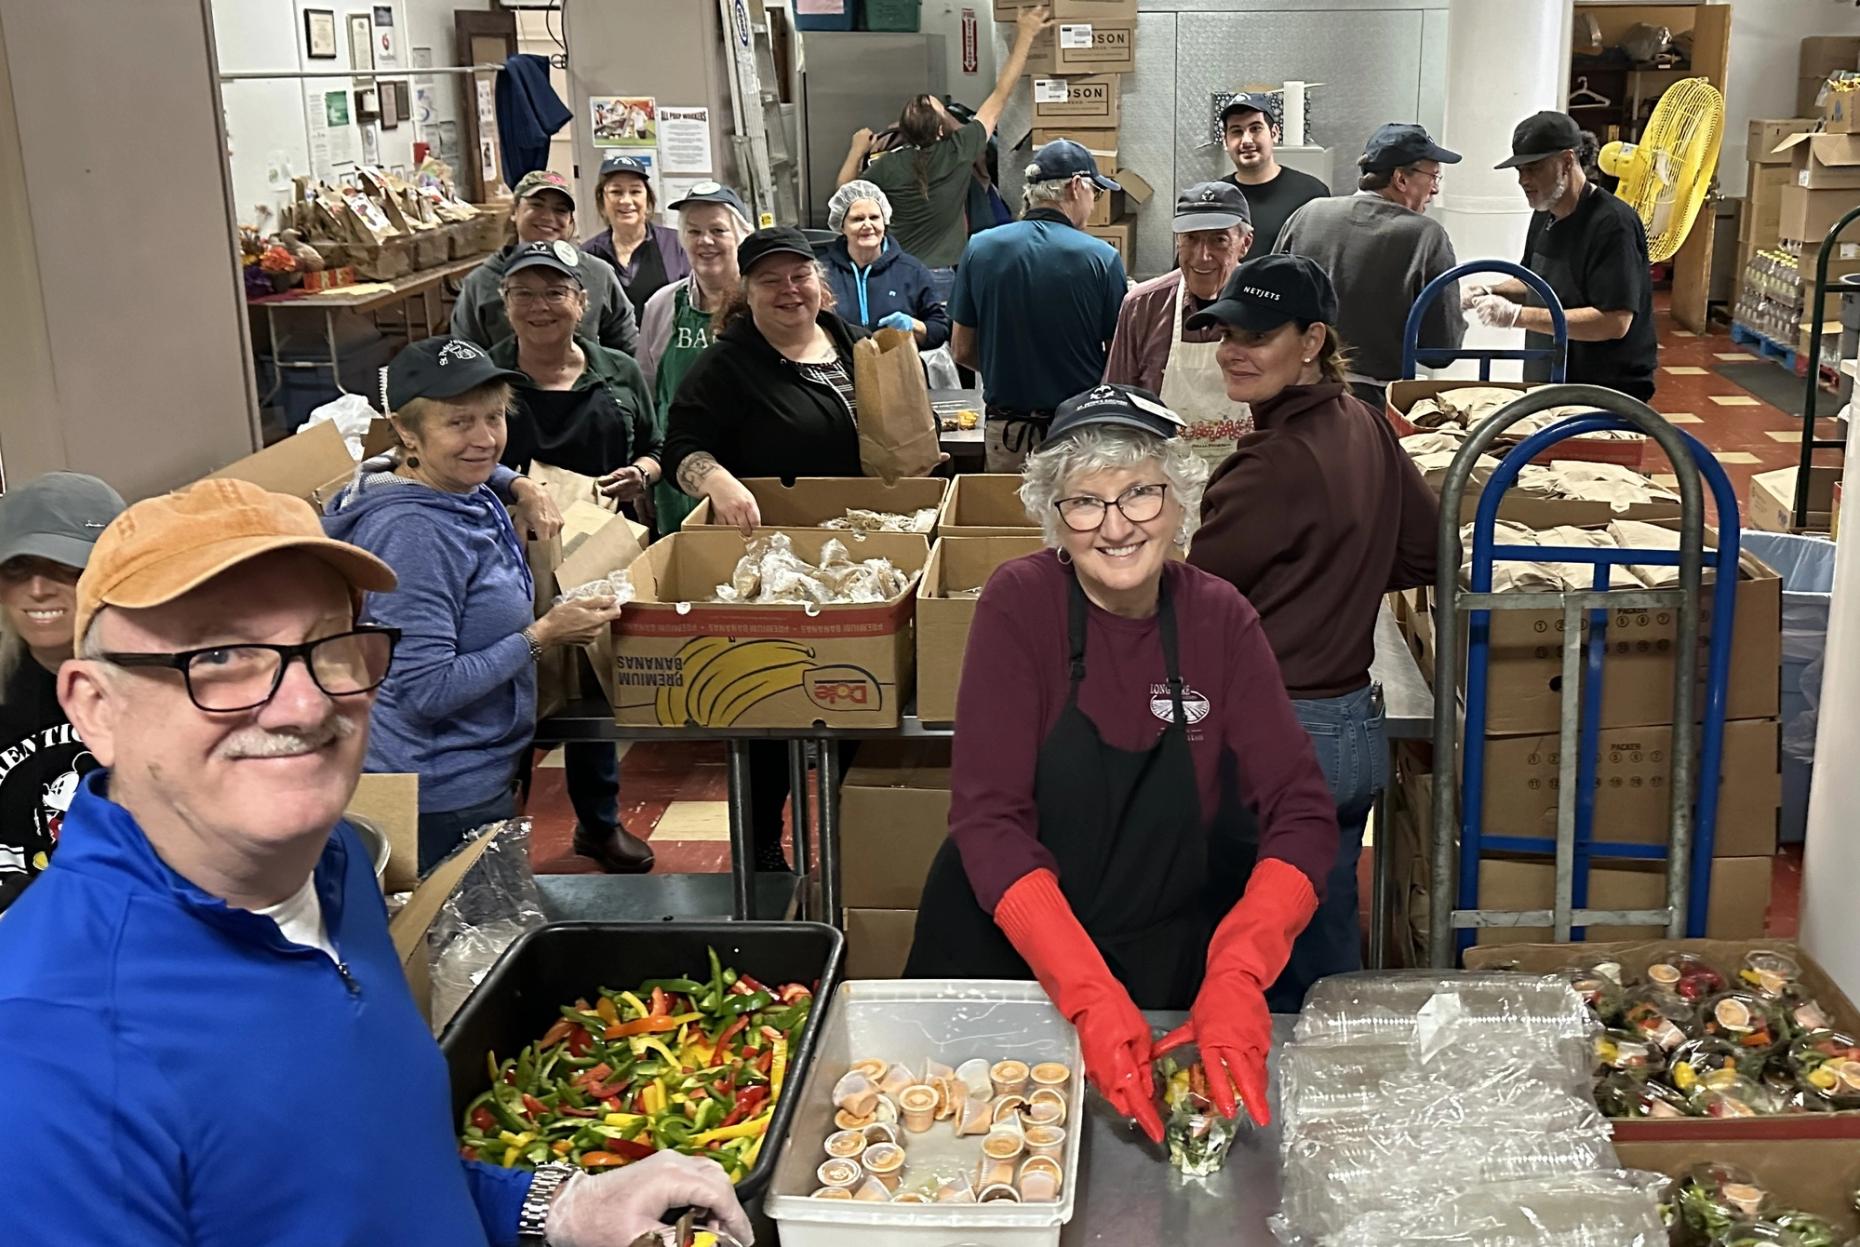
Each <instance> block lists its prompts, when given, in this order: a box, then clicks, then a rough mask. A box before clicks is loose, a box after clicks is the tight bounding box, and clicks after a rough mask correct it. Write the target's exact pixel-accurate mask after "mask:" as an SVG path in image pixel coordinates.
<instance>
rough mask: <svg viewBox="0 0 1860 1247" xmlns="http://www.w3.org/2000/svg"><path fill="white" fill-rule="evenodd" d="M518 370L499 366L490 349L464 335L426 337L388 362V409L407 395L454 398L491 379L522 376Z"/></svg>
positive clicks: (396, 407) (404, 400)
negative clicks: (469, 340) (463, 336)
mask: <svg viewBox="0 0 1860 1247" xmlns="http://www.w3.org/2000/svg"><path fill="white" fill-rule="evenodd" d="M524 379H525V378H524V376H523V374H522V373H520V372H511V371H510V370H509V369H506V368H499V367H498V366H497V365H496V364H494V363H492V362H491V355H490V352H488V351H486V350H485V349H484V348H483V347H481V346H479V345H478V344H477V343H476V342H468V341H466V340H465V339H464V338H427V339H425V340H424V341H420V342H415V343H414V344H413V345H412V346H409V347H408V348H406V349H405V350H403V351H402V352H401V353H400V354H398V355H396V356H395V357H394V358H393V360H392V361H391V362H390V363H389V364H388V366H387V401H388V410H389V411H390V412H393V411H398V410H400V408H401V407H403V406H405V405H406V403H407V401H408V400H409V399H415V398H457V397H458V396H459V395H461V394H463V393H465V392H466V391H467V390H475V389H477V388H478V387H479V386H481V385H485V384H488V383H489V382H492V381H509V382H511V383H512V384H515V383H516V382H519V381H522V380H524Z"/></svg>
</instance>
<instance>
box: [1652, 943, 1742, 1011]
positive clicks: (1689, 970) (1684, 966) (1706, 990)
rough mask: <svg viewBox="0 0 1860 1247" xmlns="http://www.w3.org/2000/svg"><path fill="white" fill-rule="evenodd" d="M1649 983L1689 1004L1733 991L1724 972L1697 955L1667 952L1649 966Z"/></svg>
mask: <svg viewBox="0 0 1860 1247" xmlns="http://www.w3.org/2000/svg"><path fill="white" fill-rule="evenodd" d="M1647 982H1648V983H1650V984H1652V985H1653V986H1655V987H1658V988H1660V989H1661V990H1662V991H1669V992H1671V993H1673V995H1675V996H1677V997H1679V998H1680V999H1681V1000H1684V1001H1686V1002H1687V1003H1688V1004H1697V1003H1698V1002H1699V1001H1701V1000H1703V999H1705V998H1706V997H1707V996H1716V995H1717V994H1718V993H1719V992H1721V991H1724V990H1726V989H1727V988H1729V987H1730V983H1729V982H1727V981H1726V980H1725V977H1724V971H1722V970H1720V969H1718V967H1717V966H1714V965H1712V964H1711V962H1709V961H1707V960H1705V959H1704V958H1703V957H1700V956H1698V955H1696V954H1694V953H1688V952H1682V951H1680V950H1679V949H1666V950H1663V951H1662V952H1660V953H1658V954H1656V955H1655V957H1654V958H1653V960H1652V961H1650V962H1649V963H1648V964H1647Z"/></svg>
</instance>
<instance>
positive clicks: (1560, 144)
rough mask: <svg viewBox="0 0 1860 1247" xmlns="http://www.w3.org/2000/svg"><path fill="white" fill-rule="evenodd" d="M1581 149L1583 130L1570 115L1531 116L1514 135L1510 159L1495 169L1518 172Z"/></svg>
mask: <svg viewBox="0 0 1860 1247" xmlns="http://www.w3.org/2000/svg"><path fill="white" fill-rule="evenodd" d="M1581 146H1582V127H1581V126H1579V125H1577V124H1576V119H1575V118H1574V117H1572V116H1570V115H1569V114H1568V113H1553V112H1542V113H1532V114H1531V115H1530V116H1528V117H1526V118H1525V119H1524V120H1523V121H1520V122H1519V123H1518V128H1517V129H1515V130H1513V131H1512V132H1511V158H1510V159H1509V160H1501V161H1499V162H1498V163H1497V164H1496V165H1493V166H1492V167H1493V168H1495V169H1515V168H1517V167H1518V166H1519V165H1529V164H1536V163H1537V162H1538V161H1539V160H1547V159H1549V158H1550V157H1551V156H1555V155H1557V154H1558V153H1561V152H1573V151H1575V150H1576V149H1577V148H1579V147H1581Z"/></svg>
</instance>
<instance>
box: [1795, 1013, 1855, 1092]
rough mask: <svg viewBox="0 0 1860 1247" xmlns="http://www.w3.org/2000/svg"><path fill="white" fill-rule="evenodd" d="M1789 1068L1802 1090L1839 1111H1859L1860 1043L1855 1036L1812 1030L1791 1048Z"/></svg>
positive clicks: (1842, 1032)
mask: <svg viewBox="0 0 1860 1247" xmlns="http://www.w3.org/2000/svg"><path fill="white" fill-rule="evenodd" d="M1788 1066H1789V1069H1790V1071H1791V1072H1792V1073H1794V1075H1795V1080H1796V1083H1797V1084H1798V1085H1799V1086H1800V1087H1801V1088H1802V1090H1803V1091H1805V1092H1807V1093H1809V1094H1810V1095H1813V1096H1817V1097H1819V1098H1820V1099H1821V1100H1822V1101H1824V1102H1825V1103H1827V1104H1828V1105H1830V1106H1831V1107H1833V1108H1836V1109H1841V1110H1847V1109H1860V1043H1857V1042H1856V1041H1855V1039H1854V1037H1853V1036H1852V1035H1849V1034H1847V1033H1846V1032H1844V1031H1834V1030H1819V1031H1810V1032H1809V1033H1808V1034H1806V1035H1803V1036H1801V1037H1800V1038H1799V1039H1797V1040H1795V1042H1793V1043H1791V1044H1790V1045H1789V1055H1788Z"/></svg>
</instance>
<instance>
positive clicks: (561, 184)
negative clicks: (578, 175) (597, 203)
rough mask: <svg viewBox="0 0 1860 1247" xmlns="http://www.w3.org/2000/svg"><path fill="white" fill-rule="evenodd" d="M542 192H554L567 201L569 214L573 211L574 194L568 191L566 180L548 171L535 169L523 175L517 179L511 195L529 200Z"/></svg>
mask: <svg viewBox="0 0 1860 1247" xmlns="http://www.w3.org/2000/svg"><path fill="white" fill-rule="evenodd" d="M544 191H554V192H555V193H556V194H558V195H560V196H561V197H562V198H564V199H566V200H568V210H569V211H570V212H573V211H574V210H575V192H574V191H572V190H570V189H569V185H568V179H567V178H565V177H563V176H562V175H561V174H559V173H555V172H552V171H551V170H548V169H537V170H535V171H534V172H531V173H526V174H524V175H523V176H522V177H521V178H520V179H518V181H517V188H516V190H514V191H513V192H511V193H512V194H513V195H515V196H516V197H517V198H518V199H531V198H534V197H535V196H537V195H540V194H542V193H543V192H544Z"/></svg>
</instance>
